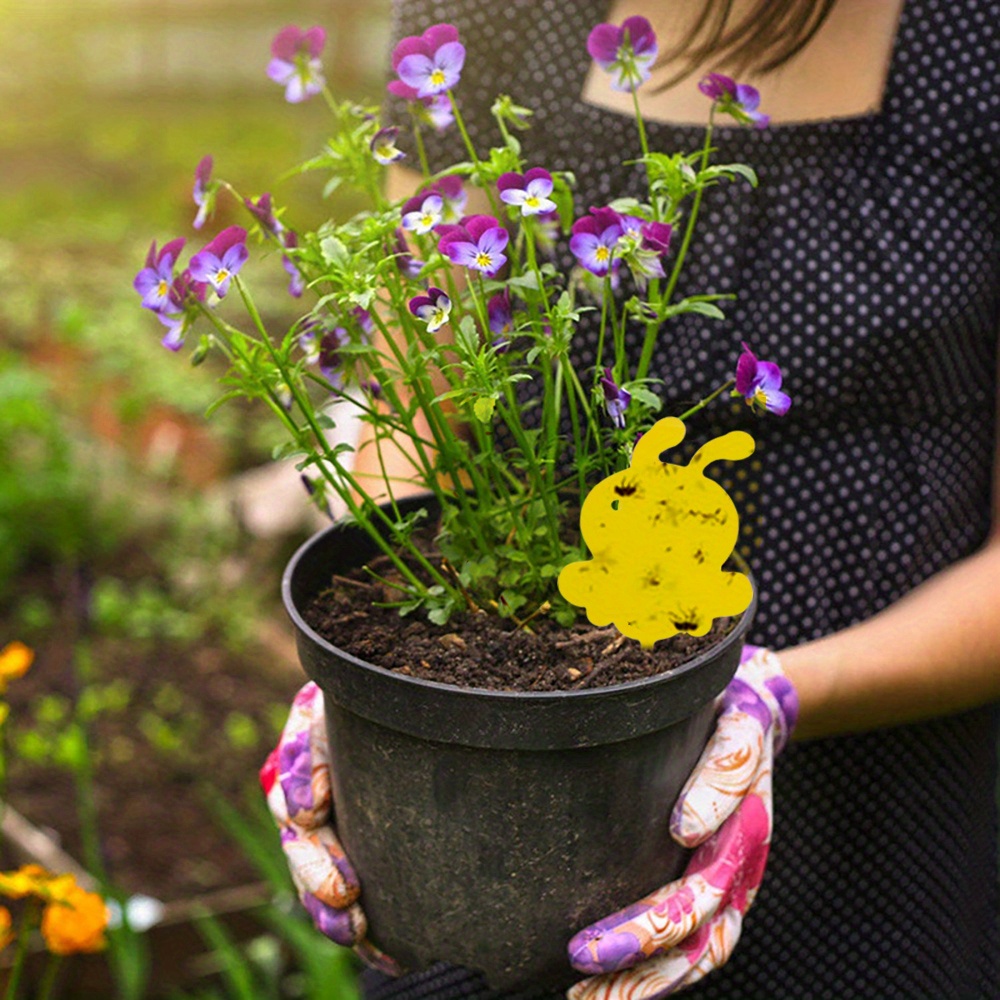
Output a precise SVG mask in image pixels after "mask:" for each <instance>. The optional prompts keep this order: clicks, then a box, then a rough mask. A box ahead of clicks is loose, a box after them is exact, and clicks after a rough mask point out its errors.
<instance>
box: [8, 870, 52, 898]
mask: <svg viewBox="0 0 1000 1000" xmlns="http://www.w3.org/2000/svg"><path fill="white" fill-rule="evenodd" d="M51 881H52V873H51V872H49V871H46V870H45V869H44V868H43V867H42V866H41V865H21V867H20V868H18V870H17V871H16V872H0V896H8V897H10V898H11V899H23V898H24V897H25V896H44V895H45V891H46V887H47V886H48V884H49V883H50V882H51Z"/></svg>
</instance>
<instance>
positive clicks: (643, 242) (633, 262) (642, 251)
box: [618, 215, 673, 289]
mask: <svg viewBox="0 0 1000 1000" xmlns="http://www.w3.org/2000/svg"><path fill="white" fill-rule="evenodd" d="M621 224H622V235H621V238H620V239H619V241H618V254H619V255H620V257H621V259H622V260H623V261H624V262H625V263H626V264H627V265H628V268H629V270H630V271H631V272H632V277H633V278H634V279H635V283H636V285H637V286H638V287H639V288H640V289H643V288H645V287H646V282H647V281H648V280H649V279H650V278H662V277H664V276H665V274H666V272H665V271H664V269H663V257H664V256H665V255H666V253H667V251H668V250H669V249H670V237H671V234H672V233H673V227H672V226H671V225H670V224H669V223H667V222H653V221H650V220H648V219H640V218H638V217H637V216H635V215H623V216H621Z"/></svg>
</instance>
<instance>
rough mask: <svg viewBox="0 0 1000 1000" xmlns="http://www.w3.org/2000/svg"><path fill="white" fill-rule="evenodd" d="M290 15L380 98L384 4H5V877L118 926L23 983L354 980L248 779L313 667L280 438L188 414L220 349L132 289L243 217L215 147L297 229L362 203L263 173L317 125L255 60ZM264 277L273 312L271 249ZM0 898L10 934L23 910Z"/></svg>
mask: <svg viewBox="0 0 1000 1000" xmlns="http://www.w3.org/2000/svg"><path fill="white" fill-rule="evenodd" d="M286 24H298V25H300V26H303V27H306V26H309V25H313V24H320V25H322V26H323V27H324V28H326V30H327V33H328V41H327V47H326V51H325V53H324V57H323V63H324V66H325V70H326V76H327V80H328V83H329V84H330V86H331V89H332V90H333V91H334V92H335V93H336V94H338V95H341V96H351V97H354V98H356V99H357V100H359V101H371V102H377V101H378V100H379V95H380V92H381V86H382V80H383V75H384V69H385V54H386V46H387V40H388V35H389V11H388V4H387V0H367V2H365V3H355V2H352V0H323V2H313V0H302V2H298V0H238V2H237V0H157V2H155V3H154V2H152V0H0V650H2V649H4V648H5V647H6V646H7V645H8V644H10V643H24V644H26V646H27V647H29V648H30V649H32V650H33V651H34V660H33V662H32V664H31V667H30V669H29V670H28V671H27V673H26V674H24V676H22V677H17V678H12V679H11V680H10V682H9V684H7V685H6V691H4V689H3V686H0V696H2V698H3V701H0V708H3V709H4V710H5V711H6V708H8V707H9V713H8V714H7V715H6V719H5V720H3V721H0V734H2V740H3V755H2V760H3V763H4V767H3V769H2V772H0V783H2V784H0V796H2V799H3V840H2V846H0V850H2V857H0V870H3V871H10V870H14V869H16V868H17V867H18V866H19V865H21V864H24V863H25V862H33V861H34V862H39V863H41V864H43V865H46V866H47V867H49V868H51V869H53V870H68V871H71V872H73V873H74V874H75V875H76V876H77V877H78V879H79V880H80V882H81V884H84V885H86V886H89V887H91V888H98V889H100V891H102V892H103V893H105V894H110V895H111V896H112V897H115V898H116V899H117V900H118V903H117V908H118V909H121V908H123V907H124V910H125V913H126V919H125V920H124V921H121V920H119V921H118V927H117V929H115V926H114V921H113V926H112V929H111V931H110V932H109V937H110V940H111V947H110V949H109V950H108V951H106V952H103V953H101V954H97V955H78V956H77V955H70V956H67V957H66V958H65V959H64V960H63V961H62V962H61V963H59V964H58V965H53V964H52V963H51V962H50V960H49V956H47V955H46V953H45V949H44V946H43V945H42V944H41V943H39V942H38V941H35V940H32V941H31V942H30V946H29V948H28V949H27V952H26V955H25V963H24V966H23V970H24V971H23V973H19V976H20V984H19V986H18V989H19V991H20V995H23V996H38V997H40V996H42V995H43V993H45V991H47V990H49V991H50V994H49V995H51V996H53V997H55V996H61V997H67V998H78V997H116V996H121V997H129V998H133V997H134V998H138V997H151V998H155V997H167V996H170V997H188V996H191V997H193V996H198V997H204V998H208V997H254V998H259V997H274V998H279V997H296V996H301V997H306V996H308V997H334V998H339V997H345V998H347V997H349V996H350V990H351V985H350V984H351V981H352V978H353V972H352V966H351V965H350V958H349V956H347V955H346V953H342V952H340V951H339V950H338V949H335V948H334V946H332V945H329V946H327V944H326V942H325V941H323V940H317V936H316V935H315V934H313V933H312V931H311V928H310V927H309V925H308V922H307V921H305V920H304V919H303V918H302V915H301V913H299V912H298V911H297V910H296V907H295V905H294V898H293V895H292V894H291V893H290V892H289V887H288V884H287V876H286V875H285V873H284V870H283V864H282V862H281V857H280V853H278V852H277V850H276V837H275V835H274V832H273V830H271V829H270V826H269V821H268V819H267V817H266V816H265V815H264V814H263V813H262V806H263V803H262V802H261V796H260V793H259V790H258V786H257V784H256V770H257V768H258V767H259V765H260V763H261V762H262V760H263V758H264V756H265V755H266V753H267V751H268V749H269V748H270V747H271V746H272V745H273V744H274V741H275V738H276V735H277V732H278V729H279V727H280V725H281V723H282V722H283V719H284V717H285V715H286V714H287V706H288V703H289V700H290V698H291V696H292V694H293V693H294V692H295V690H296V689H297V688H298V687H299V685H300V684H301V683H302V681H303V679H304V678H303V675H302V673H301V670H300V668H299V667H298V665H297V662H296V660H295V655H294V648H293V643H292V639H291V630H290V627H289V626H288V624H287V623H286V620H285V617H284V613H283V611H282V609H281V607H280V601H279V595H278V585H279V578H280V571H281V567H282V565H283V564H284V562H285V560H286V559H287V557H288V555H289V554H290V552H291V551H292V550H293V549H294V547H295V546H296V545H297V544H298V542H299V541H301V540H302V539H303V538H304V537H305V536H306V534H307V533H308V531H309V530H310V527H311V526H310V523H309V520H308V518H307V517H306V516H304V512H305V510H306V508H305V506H304V504H303V503H302V497H300V496H299V495H298V493H292V494H289V500H288V502H287V503H285V501H284V499H283V497H282V495H281V494H280V492H279V491H276V492H275V494H274V496H273V498H272V499H273V501H274V502H273V503H271V504H270V505H268V504H265V505H264V507H265V508H268V509H269V511H270V513H274V512H275V510H277V514H278V515H279V516H276V517H275V518H271V517H268V518H265V519H264V520H263V521H261V519H260V518H259V517H256V516H255V515H254V513H253V507H252V505H251V506H250V507H246V506H245V505H242V506H241V502H240V501H241V499H243V500H245V498H246V496H248V495H250V496H258V495H259V493H260V490H261V489H262V487H261V485H260V482H259V479H258V478H257V474H256V471H255V470H259V469H260V468H261V467H263V466H266V465H267V463H268V461H269V456H270V454H271V450H272V448H273V446H274V444H275V443H276V439H275V438H274V437H273V436H272V435H273V431H272V430H270V428H267V427H266V426H265V425H266V421H264V420H261V421H260V424H258V422H257V419H256V417H255V415H254V414H253V413H252V412H251V411H248V410H246V409H245V408H242V407H241V406H238V405H235V404H234V405H233V406H231V407H227V408H224V409H223V410H221V411H220V412H219V413H218V414H217V415H216V416H214V417H213V418H212V420H211V421H208V420H207V419H206V417H205V409H206V407H207V405H208V404H209V402H210V401H211V400H212V398H214V394H215V386H214V380H215V377H216V375H217V374H218V368H217V366H216V362H215V361H214V360H213V359H211V358H210V359H209V361H207V362H206V363H205V365H204V366H202V367H200V368H194V367H192V366H191V365H190V363H189V357H188V354H187V352H185V354H183V355H174V354H171V353H170V352H168V351H166V350H164V349H163V348H162V347H161V346H160V338H161V336H162V333H163V330H162V328H161V327H160V326H159V324H158V323H157V322H156V320H155V318H154V317H152V316H151V315H150V314H149V313H148V312H146V311H143V310H141V309H140V307H139V301H138V296H137V295H136V293H135V291H134V290H133V287H132V280H133V277H134V275H135V273H136V271H137V270H139V268H140V267H141V266H142V264H143V261H144V258H145V255H146V252H147V250H148V247H149V244H150V241H151V240H153V239H155V240H157V242H158V243H159V244H160V245H162V244H163V243H165V242H167V241H169V240H171V239H174V238H177V237H180V236H184V237H186V238H187V239H188V241H189V243H188V248H189V249H194V248H196V247H197V246H200V245H201V244H202V243H203V242H205V241H206V240H207V239H208V238H210V236H212V235H214V234H215V233H216V232H218V231H219V230H220V229H222V228H224V227H225V226H227V225H231V224H233V223H236V222H241V223H242V224H244V225H245V224H246V219H245V216H244V215H243V213H242V212H241V211H240V208H239V206H238V205H237V204H236V202H235V200H233V199H232V198H230V197H229V196H227V195H226V194H223V195H222V196H221V198H220V201H219V205H218V209H217V212H216V214H215V217H214V218H213V219H212V221H211V222H209V223H208V225H207V226H206V227H205V229H204V230H202V231H201V232H200V233H197V232H195V231H194V230H193V229H192V226H191V223H192V221H193V219H194V215H195V206H194V204H193V202H192V199H191V188H192V183H193V178H194V169H195V166H196V165H197V163H198V162H199V160H200V159H201V158H202V157H203V156H205V155H206V154H211V155H212V156H213V157H214V160H215V175H216V176H218V177H223V178H225V179H227V180H230V181H232V182H233V183H235V184H237V185H238V186H239V189H240V191H241V193H243V194H245V195H249V196H257V195H260V194H261V193H262V192H264V191H271V192H272V193H273V195H274V197H275V199H276V201H277V202H278V203H279V204H284V205H287V206H288V215H287V220H289V221H291V222H292V224H293V225H298V224H303V225H314V224H315V223H316V222H317V221H318V220H319V219H320V218H324V217H326V216H328V215H331V214H332V215H337V214H338V213H341V212H344V213H346V212H348V211H350V210H351V208H352V206H351V205H349V204H339V203H338V202H337V200H336V195H335V196H334V197H333V198H332V199H327V200H324V199H323V196H322V191H323V185H324V182H325V178H324V177H322V176H319V175H306V176H304V177H293V178H290V179H286V180H280V178H281V176H282V175H283V174H285V173H286V171H288V170H290V169H291V168H292V167H294V166H295V165H297V164H298V163H300V162H302V161H303V160H305V159H307V158H308V157H309V156H311V155H313V154H315V153H316V152H317V151H318V150H319V149H320V148H321V146H322V142H323V139H324V136H325V130H326V126H327V111H326V108H325V106H324V104H323V102H322V101H318V100H317V101H313V102H309V103H306V104H300V105H289V104H287V103H286V102H285V101H284V99H283V91H282V88H281V87H279V86H277V85H275V84H274V83H272V82H271V81H269V80H268V79H267V77H266V75H265V69H266V66H267V63H268V60H269V56H270V53H269V47H270V41H271V38H272V37H273V35H274V34H275V33H276V31H277V30H278V29H280V28H281V27H282V26H284V25H286ZM258 256H259V255H258ZM253 266H254V267H255V268H257V269H258V270H259V271H260V273H259V274H258V275H256V276H255V277H254V282H255V287H256V288H258V289H259V288H261V287H262V286H263V287H264V288H265V292H264V294H263V298H261V299H259V300H258V301H260V302H261V304H262V307H263V308H264V310H265V311H266V312H268V313H270V314H271V315H272V316H274V318H276V319H279V320H282V321H284V322H285V323H286V325H287V323H289V322H291V321H292V320H294V319H295V317H296V316H297V315H298V310H299V309H300V308H301V307H300V306H299V305H297V304H296V302H295V300H293V299H291V298H290V297H289V296H288V294H287V290H286V289H287V275H285V273H284V271H283V270H282V268H281V266H280V262H279V258H278V257H277V256H276V255H271V256H269V257H265V258H264V259H263V260H261V261H259V262H257V263H256V264H254V265H253ZM289 481H291V480H289ZM265 488H270V487H265ZM293 488H294V489H297V484H293ZM248 491H249V492H248ZM254 491H256V493H254ZM303 496H304V494H303ZM283 513H287V514H288V516H287V517H282V516H280V515H281V514H283ZM0 673H2V672H0ZM0 682H2V677H0ZM0 718H2V716H0ZM0 903H6V904H7V905H8V906H10V909H11V912H12V913H13V920H14V922H15V928H14V929H15V930H16V921H17V919H18V918H19V916H20V915H21V912H22V910H23V907H24V905H25V901H24V900H21V901H18V900H17V899H14V900H0ZM147 926H148V927H149V929H148V930H146V929H145V928H146V927H147ZM2 931H3V928H2V927H0V940H2V939H3V937H4V935H3V933H2ZM17 952H18V945H17V943H16V942H11V943H9V944H8V946H7V947H6V948H5V949H4V950H3V951H2V952H0V988H3V989H7V988H9V985H10V982H9V977H10V970H11V968H12V967H13V966H15V965H16V964H17V958H16V954H17ZM53 969H54V971H52V970H53ZM5 970H6V971H5ZM46 970H48V971H46ZM46 976H48V977H49V978H48V980H45V977H46ZM43 980H45V981H43Z"/></svg>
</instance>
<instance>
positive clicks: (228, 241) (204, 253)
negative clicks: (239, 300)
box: [190, 226, 249, 298]
mask: <svg viewBox="0 0 1000 1000" xmlns="http://www.w3.org/2000/svg"><path fill="white" fill-rule="evenodd" d="M248 256H249V254H248V253H247V231H246V230H245V229H244V228H243V227H242V226H230V227H229V228H228V229H223V230H222V232H221V233H219V235H218V236H216V237H215V239H214V240H212V241H211V242H210V243H208V244H206V245H205V246H204V247H203V248H202V249H201V250H200V251H199V252H198V253H196V254H195V255H194V256H193V257H192V258H191V264H190V271H191V276H192V277H193V278H194V279H195V280H196V281H203V282H205V284H208V285H211V286H212V287H213V288H214V289H215V291H216V293H217V294H218V296H219V298H222V297H223V296H224V295H225V294H226V292H228V291H229V282H230V281H231V280H232V279H233V278H234V277H235V276H236V275H237V274H238V273H239V270H240V268H241V267H243V265H244V264H245V263H246V262H247V257H248Z"/></svg>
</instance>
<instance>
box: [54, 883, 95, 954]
mask: <svg viewBox="0 0 1000 1000" xmlns="http://www.w3.org/2000/svg"><path fill="white" fill-rule="evenodd" d="M107 926H108V908H107V906H106V905H105V903H104V900H103V899H101V897H100V896H99V895H98V894H97V893H96V892H87V891H86V889H81V888H80V886H78V885H75V884H74V885H73V887H72V888H71V889H69V890H66V891H64V892H62V893H61V895H60V897H59V898H58V899H56V900H54V901H53V902H51V903H49V905H48V906H46V907H45V912H44V913H43V914H42V936H43V937H44V938H45V943H46V945H47V946H48V949H49V951H51V952H52V953H53V954H55V955H71V954H73V953H74V952H78V951H99V950H100V949H101V948H103V947H104V945H105V940H104V929H105V928H106V927H107Z"/></svg>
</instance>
